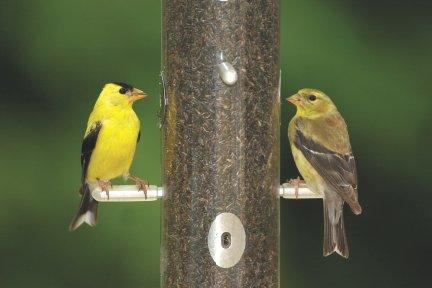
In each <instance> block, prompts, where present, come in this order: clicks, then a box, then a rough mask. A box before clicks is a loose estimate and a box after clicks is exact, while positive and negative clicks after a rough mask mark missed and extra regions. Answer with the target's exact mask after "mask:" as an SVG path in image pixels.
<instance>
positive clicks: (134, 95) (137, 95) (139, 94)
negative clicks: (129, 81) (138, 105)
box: [130, 88, 147, 102]
mask: <svg viewBox="0 0 432 288" xmlns="http://www.w3.org/2000/svg"><path fill="white" fill-rule="evenodd" d="M146 96H147V94H146V93H145V92H144V91H141V90H139V89H137V88H133V90H132V92H131V96H130V100H131V102H135V101H137V100H140V99H143V98H145V97H146Z"/></svg>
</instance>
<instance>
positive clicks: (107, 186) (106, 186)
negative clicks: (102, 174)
mask: <svg viewBox="0 0 432 288" xmlns="http://www.w3.org/2000/svg"><path fill="white" fill-rule="evenodd" d="M98 183H99V187H100V189H101V190H102V191H104V192H105V193H106V194H107V197H108V199H109V189H111V188H112V184H111V181H109V180H106V181H104V180H98Z"/></svg>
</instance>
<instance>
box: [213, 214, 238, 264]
mask: <svg viewBox="0 0 432 288" xmlns="http://www.w3.org/2000/svg"><path fill="white" fill-rule="evenodd" d="M207 244H208V248H209V251H210V255H211V257H212V258H213V260H214V262H215V263H216V265H218V266H219V267H222V268H230V267H233V266H234V265H236V264H237V263H238V262H239V261H240V259H241V257H242V255H243V252H244V249H245V247H246V232H245V230H244V227H243V225H242V223H241V221H240V219H239V218H238V217H237V216H236V215H234V214H232V213H221V214H219V215H218V216H216V218H215V219H214V220H213V222H212V224H211V226H210V230H209V234H208V238H207Z"/></svg>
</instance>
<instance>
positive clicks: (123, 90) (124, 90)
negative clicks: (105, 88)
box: [119, 87, 127, 94]
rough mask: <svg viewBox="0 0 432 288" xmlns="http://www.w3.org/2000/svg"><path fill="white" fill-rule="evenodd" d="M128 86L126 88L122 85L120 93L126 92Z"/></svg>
mask: <svg viewBox="0 0 432 288" xmlns="http://www.w3.org/2000/svg"><path fill="white" fill-rule="evenodd" d="M126 92H127V91H126V88H124V87H122V88H120V90H119V93H120V94H126Z"/></svg>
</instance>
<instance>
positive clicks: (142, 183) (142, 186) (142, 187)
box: [129, 176, 150, 200]
mask: <svg viewBox="0 0 432 288" xmlns="http://www.w3.org/2000/svg"><path fill="white" fill-rule="evenodd" d="M129 179H131V180H132V181H134V182H135V185H136V186H137V187H138V191H143V192H144V199H146V200H147V189H148V187H149V185H150V183H149V182H148V181H147V180H142V179H140V178H138V177H136V176H129Z"/></svg>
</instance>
